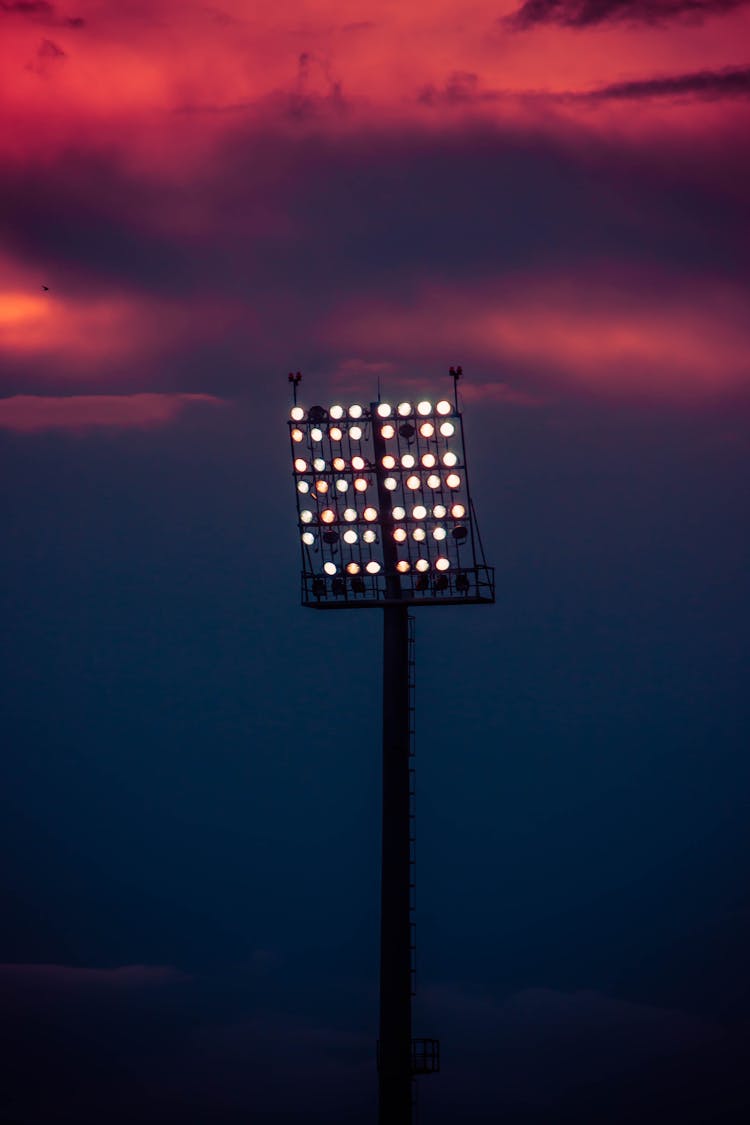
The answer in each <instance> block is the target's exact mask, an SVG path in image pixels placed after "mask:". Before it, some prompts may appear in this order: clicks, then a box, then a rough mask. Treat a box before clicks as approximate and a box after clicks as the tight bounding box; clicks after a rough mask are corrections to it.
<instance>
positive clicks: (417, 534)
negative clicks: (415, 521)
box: [411, 527, 427, 543]
mask: <svg viewBox="0 0 750 1125" xmlns="http://www.w3.org/2000/svg"><path fill="white" fill-rule="evenodd" d="M411 534H412V538H413V539H415V540H416V542H417V543H424V541H425V539H426V538H427V532H426V531H425V529H424V528H423V527H415V528H414V530H413V531H412V533H411Z"/></svg>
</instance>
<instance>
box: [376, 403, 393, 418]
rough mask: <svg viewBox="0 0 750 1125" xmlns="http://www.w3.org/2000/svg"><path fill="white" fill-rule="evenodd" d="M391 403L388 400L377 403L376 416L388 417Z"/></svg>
mask: <svg viewBox="0 0 750 1125" xmlns="http://www.w3.org/2000/svg"><path fill="white" fill-rule="evenodd" d="M390 416H391V404H390V403H389V402H379V403H378V418H390Z"/></svg>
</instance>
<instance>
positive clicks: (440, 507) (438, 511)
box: [432, 504, 448, 520]
mask: <svg viewBox="0 0 750 1125" xmlns="http://www.w3.org/2000/svg"><path fill="white" fill-rule="evenodd" d="M432 514H433V516H434V517H435V519H436V520H444V519H445V517H446V515H447V514H448V509H447V508H446V506H445V504H436V505H435V507H434V508H433V509H432Z"/></svg>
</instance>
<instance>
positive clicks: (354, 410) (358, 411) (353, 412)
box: [349, 403, 364, 418]
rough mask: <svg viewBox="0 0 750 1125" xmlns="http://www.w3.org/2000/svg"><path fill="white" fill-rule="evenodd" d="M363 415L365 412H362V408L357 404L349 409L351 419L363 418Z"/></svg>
mask: <svg viewBox="0 0 750 1125" xmlns="http://www.w3.org/2000/svg"><path fill="white" fill-rule="evenodd" d="M363 413H364V411H363V410H362V407H361V406H359V405H358V404H357V403H355V404H354V406H350V407H349V417H350V418H361V417H362V414H363Z"/></svg>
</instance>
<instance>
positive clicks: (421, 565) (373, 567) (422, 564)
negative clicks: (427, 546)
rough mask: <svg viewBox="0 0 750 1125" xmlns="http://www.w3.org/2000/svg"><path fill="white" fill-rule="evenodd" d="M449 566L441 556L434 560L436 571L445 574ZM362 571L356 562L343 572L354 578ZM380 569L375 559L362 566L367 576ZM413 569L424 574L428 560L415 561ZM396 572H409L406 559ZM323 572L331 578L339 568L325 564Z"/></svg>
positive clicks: (409, 568) (427, 567)
mask: <svg viewBox="0 0 750 1125" xmlns="http://www.w3.org/2000/svg"><path fill="white" fill-rule="evenodd" d="M450 565H451V564H450V560H449V559H446V558H445V557H444V556H442V555H441V557H440V558H439V559H435V569H436V570H439V571H441V572H445V571H446V570H449V569H450ZM362 569H363V568H362V567H361V566H360V565H359V563H358V562H348V563H347V564H346V566H345V567H344V570H345V572H346V573H347V574H348V575H350V576H352V577H354V575H356V574H360V573H361V571H362ZM382 569H383V568H382V566H381V565H380V563H379V562H378V561H377V560H376V559H370V561H369V562H367V563H365V565H364V570H365V571H366V572H367V574H380V572H381V570H382ZM414 569H415V570H416V571H418V573H419V574H426V573H427V571H428V570H429V569H430V562H429V560H428V559H417V561H416V562H415V563H414ZM396 570H397V571H398V572H399V574H408V573H409V571H410V570H411V563H410V562H407V561H406V559H400V560H399V562H397V563H396ZM323 572H324V574H328V575H330V576H331V577H333V575H334V574H338V573H339V568H338V567H337V566H336V563H333V562H326V563H323Z"/></svg>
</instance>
